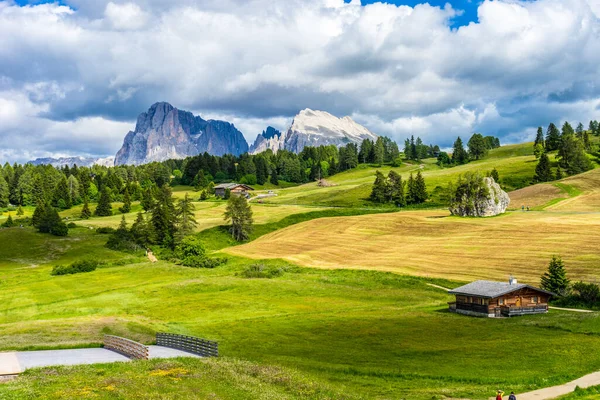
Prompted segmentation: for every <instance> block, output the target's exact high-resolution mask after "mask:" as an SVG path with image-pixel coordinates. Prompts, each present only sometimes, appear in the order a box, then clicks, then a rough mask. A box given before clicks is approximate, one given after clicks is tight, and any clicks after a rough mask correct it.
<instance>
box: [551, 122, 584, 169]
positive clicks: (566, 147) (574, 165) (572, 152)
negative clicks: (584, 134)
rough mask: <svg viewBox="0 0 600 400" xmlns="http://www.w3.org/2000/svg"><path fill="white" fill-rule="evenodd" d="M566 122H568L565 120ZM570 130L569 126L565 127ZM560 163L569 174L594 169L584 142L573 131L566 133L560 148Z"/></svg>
mask: <svg viewBox="0 0 600 400" xmlns="http://www.w3.org/2000/svg"><path fill="white" fill-rule="evenodd" d="M565 124H567V123H566V122H565ZM565 131H566V132H569V130H568V128H567V129H565ZM558 158H559V161H558V164H559V165H560V167H561V168H562V169H564V170H565V171H566V172H567V173H568V174H569V175H575V174H580V173H582V172H585V171H588V170H590V169H592V163H591V162H590V160H589V159H588V158H587V156H586V155H585V150H584V148H583V143H582V142H581V141H580V140H579V139H577V138H576V137H575V135H573V134H572V133H565V134H564V135H563V136H562V138H561V141H560V147H559V149H558Z"/></svg>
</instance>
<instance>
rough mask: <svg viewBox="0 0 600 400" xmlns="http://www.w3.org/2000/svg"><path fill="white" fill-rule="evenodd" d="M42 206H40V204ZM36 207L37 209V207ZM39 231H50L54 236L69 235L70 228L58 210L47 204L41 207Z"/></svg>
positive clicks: (38, 223)
mask: <svg viewBox="0 0 600 400" xmlns="http://www.w3.org/2000/svg"><path fill="white" fill-rule="evenodd" d="M38 208H40V206H38ZM38 208H36V211H37V209H38ZM34 226H36V227H37V229H38V231H40V232H41V233H50V234H52V235H54V236H67V235H68V233H69V229H68V228H67V225H66V224H65V223H64V222H63V221H62V220H61V219H60V216H59V215H58V211H56V209H55V208H54V207H52V206H50V205H45V206H43V207H42V208H40V212H39V220H38V222H37V225H34Z"/></svg>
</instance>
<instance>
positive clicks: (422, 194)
mask: <svg viewBox="0 0 600 400" xmlns="http://www.w3.org/2000/svg"><path fill="white" fill-rule="evenodd" d="M411 197H412V200H413V202H414V203H415V204H421V203H425V201H427V198H428V197H429V195H428V194H427V186H426V185H425V178H423V175H422V174H421V171H418V172H417V176H416V178H415V182H414V194H413V195H412V196H411Z"/></svg>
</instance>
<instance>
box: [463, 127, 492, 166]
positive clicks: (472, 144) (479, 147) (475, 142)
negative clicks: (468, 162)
mask: <svg viewBox="0 0 600 400" xmlns="http://www.w3.org/2000/svg"><path fill="white" fill-rule="evenodd" d="M467 146H468V147H469V155H470V156H471V159H475V160H479V159H481V158H483V157H485V156H486V155H487V152H488V148H487V145H486V142H485V139H484V138H483V135H482V134H480V133H474V134H473V136H471V138H470V139H469V143H468V144H467Z"/></svg>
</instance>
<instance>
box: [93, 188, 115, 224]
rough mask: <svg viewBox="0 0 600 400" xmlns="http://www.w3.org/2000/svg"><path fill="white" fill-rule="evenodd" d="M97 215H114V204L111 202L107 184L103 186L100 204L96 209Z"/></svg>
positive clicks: (95, 213)
mask: <svg viewBox="0 0 600 400" xmlns="http://www.w3.org/2000/svg"><path fill="white" fill-rule="evenodd" d="M94 215H95V216H96V217H108V216H111V215H112V205H111V203H110V192H109V189H108V187H107V186H104V188H102V192H101V193H100V199H99V200H98V205H97V206H96V210H95V211H94Z"/></svg>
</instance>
